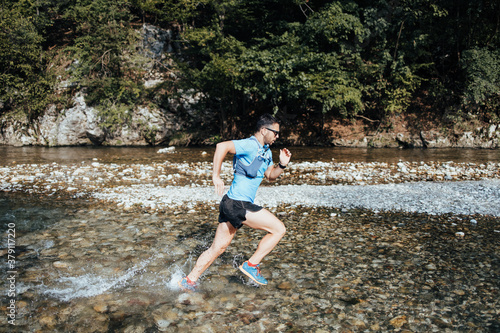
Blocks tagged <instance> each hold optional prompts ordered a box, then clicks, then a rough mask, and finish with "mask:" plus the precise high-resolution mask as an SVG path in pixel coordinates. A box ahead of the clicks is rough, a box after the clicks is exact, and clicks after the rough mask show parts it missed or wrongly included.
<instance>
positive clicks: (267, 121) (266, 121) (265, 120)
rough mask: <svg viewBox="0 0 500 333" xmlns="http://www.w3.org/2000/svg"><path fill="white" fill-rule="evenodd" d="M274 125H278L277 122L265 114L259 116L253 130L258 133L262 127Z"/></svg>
mask: <svg viewBox="0 0 500 333" xmlns="http://www.w3.org/2000/svg"><path fill="white" fill-rule="evenodd" d="M274 124H279V121H278V120H277V119H276V118H274V117H273V116H272V115H270V114H269V113H266V114H263V115H262V116H260V118H259V120H257V125H256V126H255V130H256V131H257V132H258V131H260V129H261V128H262V127H268V126H272V125H274Z"/></svg>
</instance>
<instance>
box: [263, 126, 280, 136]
mask: <svg viewBox="0 0 500 333" xmlns="http://www.w3.org/2000/svg"><path fill="white" fill-rule="evenodd" d="M266 129H267V130H269V131H271V132H273V133H274V136H278V135H280V131H277V130H273V129H271V128H267V127H266Z"/></svg>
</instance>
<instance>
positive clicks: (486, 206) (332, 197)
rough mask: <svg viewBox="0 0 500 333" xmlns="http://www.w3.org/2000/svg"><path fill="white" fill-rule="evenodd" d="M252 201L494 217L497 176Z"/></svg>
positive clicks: (185, 201) (166, 192)
mask: <svg viewBox="0 0 500 333" xmlns="http://www.w3.org/2000/svg"><path fill="white" fill-rule="evenodd" d="M93 197H95V198H97V199H100V200H105V201H109V202H113V203H117V204H118V206H120V207H124V208H126V209H129V208H131V207H132V206H140V207H141V208H146V209H153V210H157V209H167V208H172V207H177V206H183V207H187V208H194V207H195V206H196V205H197V204H199V203H213V204H216V203H217V202H218V200H219V198H217V196H216V195H215V194H214V191H213V188H212V187H208V186H205V187H193V186H185V187H175V186H168V187H158V186H153V185H132V186H120V187H115V188H111V189H105V190H103V191H102V192H97V193H93ZM256 203H258V204H261V205H264V206H266V207H277V206H279V205H283V204H285V205H293V204H295V205H303V206H308V207H332V208H347V209H351V208H365V209H370V210H374V211H402V212H415V213H427V214H433V215H435V214H446V213H454V214H465V215H471V214H484V215H492V216H500V180H498V179H491V180H482V181H466V182H446V183H441V182H440V183H438V182H418V183H401V184H381V185H329V186H318V185H317V186H314V185H283V186H272V187H271V186H268V187H262V188H260V189H259V192H258V194H257V199H256Z"/></svg>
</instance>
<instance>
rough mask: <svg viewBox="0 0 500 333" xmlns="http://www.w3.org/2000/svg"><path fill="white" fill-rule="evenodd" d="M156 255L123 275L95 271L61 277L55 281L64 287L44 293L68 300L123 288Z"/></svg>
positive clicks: (47, 290)
mask: <svg viewBox="0 0 500 333" xmlns="http://www.w3.org/2000/svg"><path fill="white" fill-rule="evenodd" d="M154 257H155V256H153V257H151V258H149V259H147V260H144V261H142V262H141V263H140V264H137V265H135V266H134V267H131V268H129V269H127V270H126V271H125V273H124V274H122V275H116V276H112V277H109V278H106V277H103V276H100V275H98V274H93V273H89V274H85V275H80V276H70V277H60V278H58V279H57V280H56V281H55V282H57V283H56V284H57V285H62V286H63V287H55V288H50V289H46V290H43V291H42V293H43V294H46V295H49V296H52V297H55V298H57V299H60V300H62V301H66V302H67V301H70V300H72V299H75V298H88V297H93V296H97V295H101V294H104V293H105V292H108V291H110V290H112V289H115V288H120V287H121V288H123V287H126V286H128V285H129V284H130V283H131V280H132V278H133V277H134V276H136V275H137V274H140V273H141V272H143V271H144V270H145V267H146V266H147V265H148V264H149V263H150V262H151V261H152V260H153V259H154Z"/></svg>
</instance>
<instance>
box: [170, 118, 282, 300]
mask: <svg viewBox="0 0 500 333" xmlns="http://www.w3.org/2000/svg"><path fill="white" fill-rule="evenodd" d="M279 129H280V125H279V123H278V121H277V120H276V118H274V117H273V116H271V115H269V114H265V115H263V116H261V117H260V118H259V120H258V122H257V126H256V132H255V134H254V135H253V136H251V137H250V138H247V139H243V140H232V141H224V142H221V143H218V144H217V147H216V149H215V154H214V165H213V175H212V180H213V182H214V186H215V191H216V192H217V194H218V195H219V196H222V194H223V192H224V182H223V181H222V179H221V178H220V171H221V167H222V161H224V158H225V157H226V155H227V153H231V154H233V155H234V158H233V167H234V178H233V182H232V183H231V187H230V188H229V191H228V192H227V194H226V195H224V197H223V198H222V200H221V202H220V206H219V225H218V227H217V230H216V232H215V237H214V240H213V243H212V245H211V246H210V248H208V249H207V250H206V251H205V252H203V253H202V254H201V255H200V257H199V258H198V260H197V261H196V264H195V266H194V268H193V270H192V271H191V273H189V274H188V275H187V276H186V277H184V278H183V279H182V280H181V281H179V286H180V287H181V289H182V290H184V291H193V290H195V289H196V281H198V279H199V278H200V276H201V275H202V274H203V272H205V270H207V268H208V267H210V265H211V264H212V263H213V262H214V260H215V259H216V258H217V257H219V256H220V255H221V254H222V253H223V252H224V251H225V250H226V248H227V247H228V246H229V244H230V243H231V241H232V239H233V237H234V235H235V234H236V231H237V230H238V229H239V228H241V227H242V226H243V225H246V226H248V227H250V228H254V229H259V230H264V231H267V234H266V235H265V236H264V237H263V238H262V240H261V241H260V243H259V245H258V247H257V250H256V251H255V253H254V254H253V255H252V256H251V257H250V258H249V259H248V260H247V261H245V262H244V263H243V264H242V265H241V266H240V267H239V269H240V270H241V271H242V272H243V273H244V274H246V275H247V276H248V277H250V278H251V279H252V280H254V281H255V282H256V283H258V284H260V285H267V280H266V279H265V278H264V277H263V276H262V274H261V273H260V268H259V265H260V262H261V261H262V259H263V258H264V257H265V256H266V255H267V254H268V253H269V252H271V251H272V249H273V248H274V247H275V246H276V244H278V242H279V241H280V239H281V238H282V237H283V235H284V234H285V231H286V229H285V225H284V224H283V222H281V221H280V220H279V219H278V218H277V217H276V216H274V215H273V214H272V213H271V212H269V211H268V210H267V209H263V208H262V207H260V206H258V205H255V204H254V203H253V202H254V199H255V195H256V193H257V189H258V187H259V185H260V183H261V182H262V179H263V178H264V177H266V178H267V179H268V180H270V181H274V180H276V179H277V178H278V177H279V176H280V175H281V173H282V172H283V169H285V168H286V166H287V164H288V162H290V158H291V156H292V154H291V153H290V151H289V150H288V149H286V148H285V149H281V150H280V154H279V163H278V164H276V165H274V164H273V161H272V154H271V150H270V149H269V146H270V145H272V144H273V143H274V142H275V141H276V139H277V138H278V136H279V133H280V132H279Z"/></svg>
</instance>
